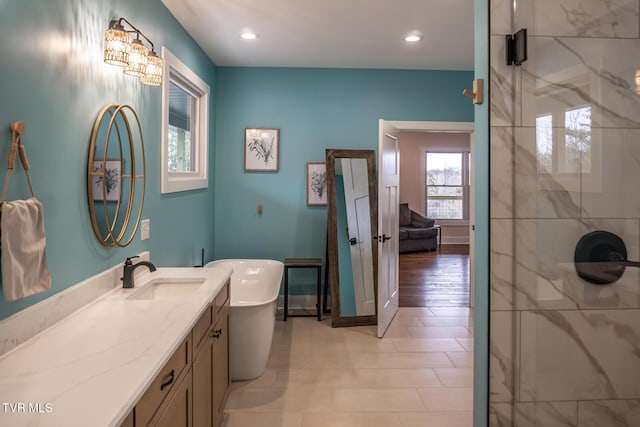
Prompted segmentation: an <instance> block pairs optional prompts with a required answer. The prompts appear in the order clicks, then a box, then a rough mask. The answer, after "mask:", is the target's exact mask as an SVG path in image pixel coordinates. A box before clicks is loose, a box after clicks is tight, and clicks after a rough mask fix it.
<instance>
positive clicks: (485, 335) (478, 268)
mask: <svg viewBox="0 0 640 427" xmlns="http://www.w3.org/2000/svg"><path fill="white" fill-rule="evenodd" d="M474 16H475V19H474V20H475V23H474V61H475V64H474V69H475V78H476V79H484V99H485V101H484V103H483V104H480V105H477V106H476V107H475V125H474V126H475V136H474V144H475V162H474V163H475V165H476V167H475V171H474V182H475V186H476V189H475V207H474V215H475V218H474V223H475V235H474V255H475V261H474V262H475V264H474V286H475V288H474V313H473V315H474V319H473V322H474V323H473V331H474V340H473V345H474V353H473V357H474V359H473V368H474V369H473V425H474V427H484V426H486V425H488V416H489V415H488V414H489V409H488V405H489V147H490V146H489V0H475V1H474Z"/></svg>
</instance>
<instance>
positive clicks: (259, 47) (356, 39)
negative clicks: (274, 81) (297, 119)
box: [162, 0, 473, 70]
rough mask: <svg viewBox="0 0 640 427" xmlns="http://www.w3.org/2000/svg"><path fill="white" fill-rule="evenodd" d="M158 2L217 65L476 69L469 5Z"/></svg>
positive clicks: (445, 0) (358, 0)
mask: <svg viewBox="0 0 640 427" xmlns="http://www.w3.org/2000/svg"><path fill="white" fill-rule="evenodd" d="M162 2H163V3H164V4H165V5H166V6H167V8H168V9H169V10H170V11H171V13H172V14H173V15H174V16H175V17H176V18H177V19H178V21H179V22H180V23H181V24H182V25H183V26H184V27H185V28H186V29H187V31H188V32H189V33H190V34H191V36H192V37H193V38H194V39H195V40H196V42H197V43H198V44H199V45H200V46H201V47H202V49H203V50H204V51H205V52H206V53H207V54H208V55H209V57H211V59H212V60H213V61H214V62H215V63H216V65H220V66H251V67H335V68H402V69H417V70H473V0H162ZM246 30H251V31H254V32H256V33H258V34H259V38H258V39H257V40H252V41H247V40H242V39H241V38H240V34H241V33H242V32H243V31H246ZM411 32H418V33H420V34H422V35H423V36H424V39H423V40H422V41H421V42H418V43H417V44H408V43H407V42H405V41H404V39H403V38H404V36H405V35H407V34H408V33H411Z"/></svg>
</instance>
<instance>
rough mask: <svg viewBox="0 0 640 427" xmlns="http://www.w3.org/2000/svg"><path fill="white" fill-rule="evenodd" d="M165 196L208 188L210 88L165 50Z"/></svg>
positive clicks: (163, 152)
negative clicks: (166, 194)
mask: <svg viewBox="0 0 640 427" xmlns="http://www.w3.org/2000/svg"><path fill="white" fill-rule="evenodd" d="M162 57H163V58H164V76H165V77H164V78H163V81H162V183H161V191H162V193H173V192H177V191H186V190H195V189H198V188H206V187H207V186H208V183H209V180H208V177H209V175H208V155H207V152H208V145H209V85H207V84H206V83H205V82H204V80H202V79H201V78H200V77H198V76H197V75H196V74H195V73H194V72H193V71H191V69H190V68H189V67H187V66H186V65H185V64H184V63H182V61H180V60H179V59H178V58H177V57H176V56H175V55H173V54H172V53H171V52H170V51H169V50H168V49H167V48H165V47H163V48H162Z"/></svg>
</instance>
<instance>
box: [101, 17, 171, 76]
mask: <svg viewBox="0 0 640 427" xmlns="http://www.w3.org/2000/svg"><path fill="white" fill-rule="evenodd" d="M123 22H124V23H126V24H127V25H128V26H129V27H131V29H130V30H129V29H125V27H124V26H123V25H122V23H123ZM131 34H135V35H136V38H135V40H131ZM140 37H142V38H144V39H145V40H146V41H147V43H148V44H149V45H150V46H151V51H149V48H148V47H147V46H145V45H144V44H143V43H142V40H141V39H140ZM104 62H106V63H107V64H111V65H117V66H119V67H123V68H124V70H123V71H124V73H125V74H129V75H132V76H138V77H140V81H141V82H142V83H144V84H147V85H150V86H160V84H161V83H162V58H160V57H159V56H158V55H157V54H156V51H155V49H154V46H153V42H152V41H151V40H149V38H148V37H147V36H145V35H144V34H143V33H142V31H140V30H139V29H137V28H136V27H134V26H133V24H131V22H129V21H127V20H126V19H125V18H120V19H118V20H115V19H114V20H112V21H111V22H110V23H109V29H108V30H107V31H106V32H105V35H104Z"/></svg>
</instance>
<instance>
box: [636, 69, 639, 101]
mask: <svg viewBox="0 0 640 427" xmlns="http://www.w3.org/2000/svg"><path fill="white" fill-rule="evenodd" d="M636 93H637V94H638V95H640V70H636Z"/></svg>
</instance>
